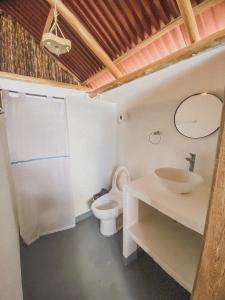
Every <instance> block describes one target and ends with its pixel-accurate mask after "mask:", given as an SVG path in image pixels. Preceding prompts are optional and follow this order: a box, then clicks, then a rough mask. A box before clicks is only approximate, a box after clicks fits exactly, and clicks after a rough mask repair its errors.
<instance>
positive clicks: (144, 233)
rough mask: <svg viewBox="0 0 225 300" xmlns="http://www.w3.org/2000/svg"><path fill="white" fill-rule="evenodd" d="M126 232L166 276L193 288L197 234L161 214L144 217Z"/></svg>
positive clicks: (199, 248)
mask: <svg viewBox="0 0 225 300" xmlns="http://www.w3.org/2000/svg"><path fill="white" fill-rule="evenodd" d="M128 232H129V234H130V236H131V237H132V239H133V240H134V241H135V242H136V243H137V244H138V245H139V246H140V247H141V248H142V249H143V250H144V251H145V252H146V253H148V254H149V255H150V256H151V257H152V258H153V259H154V260H155V261H156V262H157V263H158V264H159V265H160V266H161V267H162V268H163V269H164V270H165V271H166V272H167V273H168V274H169V275H171V276H172V277H173V278H174V279H175V280H176V281H177V282H179V283H180V284H181V285H182V286H183V287H184V288H186V289H187V290H188V291H190V292H191V291H192V288H193V283H194V278H195V274H196V269H197V265H198V260H199V256H200V251H201V240H202V237H201V235H200V234H198V233H196V232H193V231H192V230H190V229H188V228H186V227H184V226H183V225H181V224H179V223H177V222H175V221H174V220H172V219H170V218H168V217H166V216H165V215H163V214H161V213H157V214H154V215H151V216H148V217H145V218H144V219H142V220H141V221H139V222H138V223H136V224H134V225H133V226H131V227H130V228H128Z"/></svg>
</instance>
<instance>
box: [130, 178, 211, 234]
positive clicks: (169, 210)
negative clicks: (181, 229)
mask: <svg viewBox="0 0 225 300" xmlns="http://www.w3.org/2000/svg"><path fill="white" fill-rule="evenodd" d="M128 192H129V193H130V194H131V195H132V196H133V197H136V198H137V199H139V200H141V201H144V202H145V203H146V204H148V205H150V206H152V207H154V208H155V209H157V210H158V211H160V212H162V213H163V214H165V215H167V216H169V217H170V218H172V219H174V220H176V221H177V222H179V223H181V224H183V225H184V226H186V227H188V228H190V229H192V230H194V231H196V232H198V233H200V234H203V232H204V227H205V220H206V214H207V209H208V202H209V196H210V187H208V186H205V185H201V186H199V187H198V188H197V189H196V190H195V191H193V192H191V193H190V194H183V195H181V194H175V193H172V192H169V191H167V190H166V189H165V188H164V187H162V186H161V185H160V183H159V182H157V180H156V179H155V177H154V176H153V175H150V176H145V177H142V178H140V179H137V180H135V181H132V182H131V183H130V184H129V185H128Z"/></svg>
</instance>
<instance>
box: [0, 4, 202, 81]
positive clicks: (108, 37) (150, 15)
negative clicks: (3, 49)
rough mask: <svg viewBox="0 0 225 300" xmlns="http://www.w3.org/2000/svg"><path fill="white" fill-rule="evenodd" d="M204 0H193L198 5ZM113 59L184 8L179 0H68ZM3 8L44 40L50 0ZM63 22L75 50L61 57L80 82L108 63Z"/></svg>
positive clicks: (66, 34) (3, 5)
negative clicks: (43, 35) (180, 8)
mask: <svg viewBox="0 0 225 300" xmlns="http://www.w3.org/2000/svg"><path fill="white" fill-rule="evenodd" d="M201 2H203V0H193V1H192V5H193V6H195V5H197V4H199V3H201ZM63 3H64V4H65V5H66V7H67V8H68V9H69V10H70V11H71V12H72V13H73V14H74V15H75V16H76V17H77V18H78V19H79V20H80V22H82V24H83V25H84V26H85V28H86V29H87V30H88V31H89V32H90V33H91V34H92V36H93V37H94V38H95V40H96V41H97V42H98V43H99V45H100V46H101V47H102V49H103V50H104V51H105V52H106V54H107V55H108V56H109V58H111V60H112V61H113V60H115V59H118V58H119V57H120V56H121V55H124V54H125V53H126V52H127V51H128V50H130V49H132V48H133V47H135V46H136V45H138V44H139V43H140V42H142V41H143V40H145V39H147V38H148V37H150V36H151V35H152V34H154V33H155V32H157V31H159V30H160V29H161V28H163V27H164V26H165V25H167V24H169V23H170V22H171V21H172V20H174V19H176V18H177V17H179V15H180V12H179V9H178V5H177V2H176V0H95V1H94V0H64V1H63ZM0 8H1V9H3V10H4V11H6V12H7V13H8V14H10V15H11V16H13V17H14V18H15V19H16V20H17V21H18V22H19V23H20V24H21V25H22V26H23V27H24V28H25V29H26V30H27V31H29V32H30V33H31V34H32V35H33V37H34V38H35V39H36V41H37V42H39V43H40V41H41V37H42V33H43V30H44V27H45V23H46V20H47V18H48V14H49V11H50V5H49V4H48V2H47V1H46V0H38V1H37V0H1V1H0ZM59 21H60V26H61V28H62V30H63V32H64V34H65V36H66V37H67V38H69V39H70V40H71V41H72V50H71V51H70V52H69V53H68V54H64V55H61V56H60V57H59V60H60V61H61V63H63V64H64V65H65V66H66V67H67V68H68V69H69V70H70V71H71V72H72V73H73V74H75V75H76V77H77V78H78V79H79V80H80V82H84V81H86V80H87V79H88V78H90V77H91V76H93V75H94V74H96V73H98V72H99V71H100V70H102V69H103V68H104V67H105V66H104V64H103V63H102V61H100V59H99V58H98V57H97V56H96V55H95V54H94V53H93V52H92V50H90V49H89V47H88V46H87V45H86V44H85V43H84V42H83V41H82V40H81V38H80V37H79V36H78V34H76V33H75V32H74V30H73V29H72V28H71V26H69V25H68V24H67V23H66V22H65V21H64V19H62V17H60V18H59Z"/></svg>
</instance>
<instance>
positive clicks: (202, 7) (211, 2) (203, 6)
mask: <svg viewBox="0 0 225 300" xmlns="http://www.w3.org/2000/svg"><path fill="white" fill-rule="evenodd" d="M223 1H224V0H205V1H204V2H202V3H200V4H198V5H196V6H194V7H193V11H194V14H195V16H197V15H199V14H201V13H203V12H204V11H206V10H207V9H210V8H211V7H213V6H215V5H218V4H220V3H222V2H223ZM183 23H184V20H183V18H182V17H178V18H176V19H175V20H173V21H171V22H170V23H169V24H167V25H166V26H164V27H163V28H162V29H160V30H159V31H157V32H156V33H154V34H153V35H151V36H150V37H149V38H147V39H145V40H143V41H142V42H141V43H140V44H138V45H137V46H135V47H133V48H132V49H130V50H128V51H127V52H126V53H125V54H123V55H121V56H120V57H118V58H117V59H115V60H114V63H115V64H118V63H120V62H122V61H124V60H126V59H127V58H128V57H130V56H132V55H133V54H135V53H137V52H138V51H140V50H141V49H143V48H145V47H147V46H148V45H150V44H151V43H153V42H154V41H156V40H158V39H159V38H161V37H162V36H163V35H164V34H166V33H167V32H170V31H171V30H173V29H174V28H177V27H178V26H180V25H181V24H183ZM105 71H106V69H104V70H102V71H100V72H98V73H96V74H95V75H93V76H91V77H90V78H88V79H87V80H86V81H85V82H84V84H88V83H89V82H90V81H92V80H93V79H95V78H98V76H101V74H103V73H104V72H105Z"/></svg>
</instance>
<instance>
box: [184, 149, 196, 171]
mask: <svg viewBox="0 0 225 300" xmlns="http://www.w3.org/2000/svg"><path fill="white" fill-rule="evenodd" d="M189 154H190V156H191V157H185V159H186V160H187V161H188V162H189V164H190V165H189V171H191V172H193V171H194V167H195V159H196V154H194V153H189Z"/></svg>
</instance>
